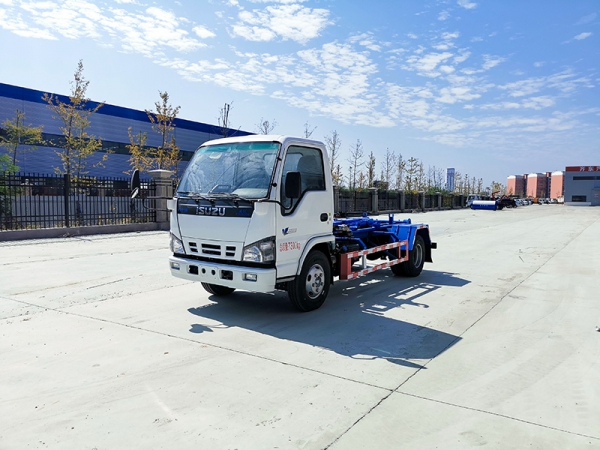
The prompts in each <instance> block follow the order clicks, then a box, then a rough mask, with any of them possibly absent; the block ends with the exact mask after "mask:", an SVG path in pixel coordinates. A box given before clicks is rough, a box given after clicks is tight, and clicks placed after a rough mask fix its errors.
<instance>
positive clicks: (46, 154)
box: [0, 83, 252, 177]
mask: <svg viewBox="0 0 600 450" xmlns="http://www.w3.org/2000/svg"><path fill="white" fill-rule="evenodd" d="M49 94H50V93H49ZM43 95H44V92H42V91H37V90H34V89H27V88H23V87H19V86H13V85H9V84H3V83H0V124H1V123H2V122H4V121H5V120H6V119H9V120H14V118H15V114H16V111H17V110H19V111H23V112H24V113H25V124H26V125H31V126H35V127H37V126H43V133H44V135H43V139H44V141H45V142H57V141H58V140H59V139H60V137H61V136H62V133H61V131H60V129H59V127H60V125H61V123H62V122H61V121H60V120H59V119H57V118H54V117H53V112H52V111H51V110H50V109H49V108H48V104H47V103H46V102H45V101H44V100H42V97H43ZM53 95H56V96H57V97H58V99H59V100H60V101H61V102H64V103H69V97H68V96H64V95H57V94H53ZM88 105H89V107H90V108H94V107H96V106H97V105H98V103H97V102H94V101H90V102H88ZM174 124H175V130H174V136H175V140H176V142H177V145H178V147H179V149H180V151H181V159H182V162H181V164H180V167H179V171H180V172H181V171H182V170H183V169H184V168H185V166H186V165H187V162H188V161H189V160H190V158H191V157H192V155H193V154H194V151H195V150H196V149H197V148H198V147H199V146H200V145H201V144H202V143H204V142H206V141H209V140H211V139H218V138H220V137H222V136H223V134H222V128H221V127H219V126H217V125H209V124H205V123H200V122H193V121H191V120H185V119H180V118H176V119H175V122H174ZM129 127H131V131H132V133H133V134H134V135H138V133H140V132H141V133H146V134H147V137H148V140H147V143H146V145H148V146H151V147H156V146H158V145H159V144H160V135H159V134H158V133H156V132H155V131H154V130H152V124H151V123H150V120H149V119H148V116H147V114H146V112H145V111H139V110H135V109H131V108H124V107H121V106H115V105H109V104H104V105H103V106H102V107H101V108H100V109H99V110H98V111H97V112H96V113H95V114H93V115H92V116H91V118H90V126H89V128H88V129H87V130H86V131H87V132H88V133H89V134H90V135H93V136H95V137H96V138H101V139H102V149H101V150H99V151H98V152H97V155H93V156H91V157H90V158H89V160H88V170H89V172H88V175H90V176H100V177H125V176H126V175H125V172H126V171H128V170H129V169H130V165H129V161H128V160H129V150H128V148H127V145H128V144H129V143H130V141H129V135H128V132H127V130H128V128H129ZM1 132H2V129H1V125H0V133H1ZM227 134H228V136H240V135H248V134H252V133H248V132H246V131H241V130H234V129H228V133H227ZM106 152H109V153H110V154H109V156H108V160H107V161H106V162H105V163H104V165H105V167H93V165H94V164H95V163H97V162H98V161H99V160H100V159H101V157H102V154H103V153H106ZM3 153H6V150H5V148H4V147H0V154H3ZM17 159H18V162H17V166H18V167H19V172H29V173H40V174H54V173H55V168H57V167H62V162H61V160H60V157H59V156H58V155H57V154H56V147H48V146H37V148H36V149H35V151H32V152H27V153H21V154H18V155H17Z"/></svg>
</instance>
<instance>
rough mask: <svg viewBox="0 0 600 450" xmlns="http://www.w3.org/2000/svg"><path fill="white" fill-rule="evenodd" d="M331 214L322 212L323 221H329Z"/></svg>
mask: <svg viewBox="0 0 600 450" xmlns="http://www.w3.org/2000/svg"><path fill="white" fill-rule="evenodd" d="M328 217H329V215H328V214H327V213H321V217H320V218H321V222H327V218H328Z"/></svg>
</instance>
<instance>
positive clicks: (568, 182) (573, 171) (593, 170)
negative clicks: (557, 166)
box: [564, 166, 600, 206]
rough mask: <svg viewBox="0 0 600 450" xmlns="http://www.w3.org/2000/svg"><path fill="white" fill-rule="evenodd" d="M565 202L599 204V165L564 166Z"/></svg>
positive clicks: (571, 203)
mask: <svg viewBox="0 0 600 450" xmlns="http://www.w3.org/2000/svg"><path fill="white" fill-rule="evenodd" d="M564 183H565V204H566V205H577V206H600V166H571V167H567V168H565V177H564Z"/></svg>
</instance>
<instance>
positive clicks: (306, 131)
mask: <svg viewBox="0 0 600 450" xmlns="http://www.w3.org/2000/svg"><path fill="white" fill-rule="evenodd" d="M316 129H317V127H312V128H311V127H310V125H309V124H308V120H307V121H306V122H304V137H305V138H306V139H310V137H311V136H312V134H313V133H314V132H315V130H316Z"/></svg>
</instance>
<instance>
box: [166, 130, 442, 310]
mask: <svg viewBox="0 0 600 450" xmlns="http://www.w3.org/2000/svg"><path fill="white" fill-rule="evenodd" d="M168 203H169V209H170V210H171V212H170V214H171V215H170V221H171V224H170V226H171V244H170V245H171V251H172V252H173V255H172V256H171V257H170V258H169V265H170V268H171V273H172V274H173V275H174V276H176V277H179V278H183V279H186V280H192V281H199V282H201V283H202V286H203V287H204V289H206V291H208V292H209V293H210V294H212V295H214V296H223V295H229V294H231V293H232V292H234V291H235V290H236V289H243V290H248V291H254V292H272V291H274V290H285V291H287V293H288V295H289V298H290V300H291V302H292V304H293V305H294V306H295V307H296V308H297V309H298V310H300V311H311V310H314V309H317V308H319V307H320V306H321V305H322V304H323V302H324V301H325V298H326V297H327V294H328V291H329V287H330V285H331V284H332V283H333V281H334V279H335V277H338V278H339V279H350V278H354V277H356V276H359V275H364V274H366V273H369V272H372V271H374V270H379V269H383V268H387V267H391V269H392V271H393V272H394V273H395V274H397V275H405V276H417V275H419V274H420V273H421V270H422V269H423V264H424V262H425V261H428V262H431V261H432V259H431V249H432V248H436V244H435V243H433V242H431V239H430V237H429V228H428V226H427V225H424V224H412V223H411V222H410V220H404V221H395V220H393V216H390V217H389V219H388V220H376V219H372V218H368V217H362V218H358V219H334V203H333V183H332V178H331V174H330V171H329V161H328V157H327V151H326V149H325V146H324V145H323V143H321V142H317V141H313V140H308V139H302V138H294V137H285V136H266V135H255V136H242V137H237V138H236V137H234V138H225V139H218V140H214V141H209V142H206V143H204V144H202V145H201V146H200V147H199V148H198V150H197V151H196V153H195V154H194V156H193V158H192V160H191V161H190V163H189V164H188V166H187V168H186V170H185V173H184V174H183V176H182V178H181V182H180V183H179V186H178V188H177V192H176V194H175V197H174V198H173V199H172V200H169V202H168ZM366 260H370V261H374V260H383V262H381V263H379V264H375V265H372V264H371V265H367V263H366ZM357 262H361V266H360V268H359V270H358V271H357V270H355V268H353V265H356V263H357Z"/></svg>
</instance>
